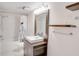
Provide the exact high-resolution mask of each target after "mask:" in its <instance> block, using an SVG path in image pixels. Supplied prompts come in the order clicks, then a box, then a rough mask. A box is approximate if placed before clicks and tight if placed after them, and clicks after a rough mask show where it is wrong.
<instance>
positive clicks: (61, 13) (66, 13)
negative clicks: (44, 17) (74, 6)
mask: <svg viewBox="0 0 79 59" xmlns="http://www.w3.org/2000/svg"><path fill="white" fill-rule="evenodd" d="M68 4H71V3H68V2H67V3H65V2H60V3H51V4H50V6H51V9H50V15H49V18H50V19H49V24H72V25H77V28H62V27H60V28H51V27H50V28H49V39H48V55H50V56H61V55H62V56H63V55H67V56H70V55H78V56H79V27H78V26H79V11H70V10H68V9H66V8H65V6H67V5H68ZM76 16H77V19H76V18H75V17H76ZM53 30H55V31H58V32H64V33H71V32H72V33H73V35H62V34H59V33H53Z"/></svg>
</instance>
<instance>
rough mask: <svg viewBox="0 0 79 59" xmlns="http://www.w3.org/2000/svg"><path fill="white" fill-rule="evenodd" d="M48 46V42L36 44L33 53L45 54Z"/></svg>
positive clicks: (36, 54)
mask: <svg viewBox="0 0 79 59" xmlns="http://www.w3.org/2000/svg"><path fill="white" fill-rule="evenodd" d="M46 48H47V45H46V44H44V45H39V46H35V47H34V49H33V55H34V56H40V55H45V53H46Z"/></svg>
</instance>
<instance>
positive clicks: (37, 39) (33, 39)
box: [25, 36, 44, 43]
mask: <svg viewBox="0 0 79 59" xmlns="http://www.w3.org/2000/svg"><path fill="white" fill-rule="evenodd" d="M25 40H27V41H29V42H30V43H36V42H40V41H44V38H43V37H41V36H26V37H25Z"/></svg>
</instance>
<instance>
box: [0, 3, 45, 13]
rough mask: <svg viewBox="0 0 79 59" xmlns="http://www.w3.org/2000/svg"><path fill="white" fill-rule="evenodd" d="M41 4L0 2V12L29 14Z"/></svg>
mask: <svg viewBox="0 0 79 59" xmlns="http://www.w3.org/2000/svg"><path fill="white" fill-rule="evenodd" d="M42 4H43V3H41V2H0V12H9V13H18V14H29V13H30V12H32V11H33V10H35V9H36V8H39V7H41V6H42ZM44 4H47V3H44Z"/></svg>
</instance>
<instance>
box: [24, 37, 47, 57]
mask: <svg viewBox="0 0 79 59" xmlns="http://www.w3.org/2000/svg"><path fill="white" fill-rule="evenodd" d="M35 38H36V37H35V36H29V37H26V38H25V39H24V55H25V56H45V55H46V54H47V53H46V51H47V41H46V40H44V39H42V38H41V39H40V38H39V39H38V38H37V39H35Z"/></svg>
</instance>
